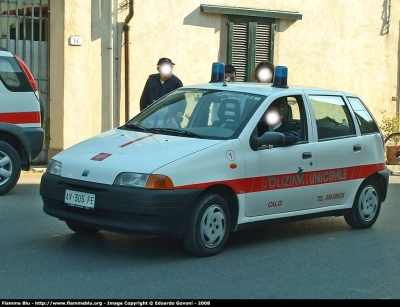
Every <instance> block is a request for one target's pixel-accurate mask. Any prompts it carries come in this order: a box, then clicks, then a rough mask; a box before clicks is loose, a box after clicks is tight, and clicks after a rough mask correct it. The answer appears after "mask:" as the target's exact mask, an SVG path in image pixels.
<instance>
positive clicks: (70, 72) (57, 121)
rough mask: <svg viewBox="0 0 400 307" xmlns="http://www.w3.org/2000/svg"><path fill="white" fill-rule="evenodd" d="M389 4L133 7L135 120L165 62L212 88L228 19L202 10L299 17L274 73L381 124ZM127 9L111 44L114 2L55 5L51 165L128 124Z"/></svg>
mask: <svg viewBox="0 0 400 307" xmlns="http://www.w3.org/2000/svg"><path fill="white" fill-rule="evenodd" d="M387 1H389V0H387ZM387 1H385V0H380V1H376V0H355V1H348V0H324V1H321V0H285V1H281V0H269V1H268V2H266V1H265V0H252V1H247V2H246V4H244V3H243V1H235V0H230V1H218V0H213V1H181V0H169V1H159V0H147V1H146V0H139V1H134V2H135V4H134V16H133V18H132V20H131V22H130V24H129V25H130V36H129V39H130V45H129V48H130V53H129V56H130V62H129V67H130V86H129V89H130V108H129V111H130V115H131V117H132V116H134V115H136V114H137V113H138V112H139V98H140V95H141V93H142V89H143V86H144V84H145V82H146V79H147V77H148V75H149V74H151V73H155V72H156V63H157V60H158V59H159V58H160V57H164V56H165V57H170V58H171V59H172V60H173V61H174V62H175V63H176V66H175V68H174V73H175V74H176V75H177V76H178V77H179V78H181V80H182V82H183V84H184V85H190V84H196V83H203V82H208V81H209V80H210V69H211V64H212V63H213V62H215V61H225V60H226V37H227V26H226V20H227V19H226V16H221V15H218V14H205V13H202V12H200V4H213V5H227V6H239V7H243V6H247V7H252V8H258V9H269V10H283V11H295V12H299V13H300V14H302V20H298V21H290V20H280V21H279V22H278V24H277V29H276V31H277V32H276V35H275V47H274V55H275V56H274V64H276V65H286V66H288V68H289V83H292V84H298V85H309V86H317V87H326V88H333V89H340V90H344V91H349V92H353V93H355V94H357V95H359V96H360V97H361V98H362V99H363V100H364V102H365V103H366V104H367V105H368V106H369V108H370V109H371V110H372V112H373V114H374V116H375V117H377V118H378V119H380V118H381V115H380V112H381V111H383V110H388V111H389V112H391V113H394V112H396V104H397V103H396V102H394V101H392V97H393V96H397V95H398V85H397V84H398V44H399V21H400V5H399V4H398V3H397V2H394V1H392V6H391V23H390V24H391V26H390V31H389V34H387V35H382V34H381V30H382V26H383V20H382V12H383V5H384V3H386V2H387ZM123 2H124V1H121V0H119V1H118V2H117V1H116V0H114V2H113V5H114V14H113V16H112V17H113V19H112V20H113V27H114V32H113V37H112V40H113V43H112V44H111V45H110V40H109V35H110V11H109V2H108V1H98V0H97V1H95V0H93V1H81V0H63V1H60V0H51V20H50V26H51V32H50V34H51V38H50V44H51V54H50V56H51V63H50V65H51V66H50V69H51V73H50V82H51V83H50V84H51V85H50V99H51V102H50V106H51V112H50V116H51V138H52V140H51V142H50V152H49V155H50V156H51V155H52V153H53V154H54V153H56V152H58V151H59V150H62V149H65V148H67V147H69V146H71V145H73V144H75V143H77V142H79V141H81V140H84V139H86V138H88V137H91V136H94V135H96V134H98V133H100V132H102V131H105V130H108V129H109V128H110V126H111V124H112V126H113V127H115V126H118V125H120V124H122V123H123V122H124V118H125V117H124V112H125V109H124V105H125V99H124V89H125V84H124V65H125V64H124V49H123V42H124V40H123V39H124V36H123V31H122V26H123V22H124V20H125V17H126V15H127V13H128V10H122V9H119V4H121V3H123ZM118 9H119V10H118ZM71 35H81V36H82V37H83V42H84V43H83V45H82V46H75V47H73V46H69V45H68V37H69V36H71ZM110 46H112V48H113V51H112V58H113V63H112V64H113V69H112V70H111V71H112V72H113V73H112V77H113V82H112V85H111V84H110V81H109V80H110V66H109V58H110V51H109V50H110ZM110 89H111V91H112V93H111V97H110ZM110 102H113V103H114V108H113V109H112V111H113V113H114V114H113V117H112V122H111V119H110V114H111V112H110Z"/></svg>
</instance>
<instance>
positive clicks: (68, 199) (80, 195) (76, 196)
mask: <svg viewBox="0 0 400 307" xmlns="http://www.w3.org/2000/svg"><path fill="white" fill-rule="evenodd" d="M95 198H96V195H95V194H90V193H84V192H78V191H72V190H65V199H64V201H65V203H66V204H67V205H69V206H73V207H81V208H86V209H94V201H95Z"/></svg>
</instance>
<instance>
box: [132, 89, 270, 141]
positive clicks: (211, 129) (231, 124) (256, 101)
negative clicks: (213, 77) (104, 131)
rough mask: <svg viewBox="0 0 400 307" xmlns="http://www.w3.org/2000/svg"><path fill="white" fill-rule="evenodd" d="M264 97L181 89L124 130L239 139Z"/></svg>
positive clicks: (162, 99) (143, 113)
mask: <svg viewBox="0 0 400 307" xmlns="http://www.w3.org/2000/svg"><path fill="white" fill-rule="evenodd" d="M265 98H266V96H262V95H255V94H247V93H240V92H232V91H221V90H206V89H197V88H181V89H178V90H176V91H174V92H172V93H170V94H168V95H166V96H165V97H163V98H161V99H160V100H158V101H157V102H155V103H154V104H152V105H151V106H149V107H148V108H147V109H145V110H143V111H142V112H141V113H139V114H138V115H137V116H135V117H134V118H133V119H132V120H130V121H129V122H128V123H127V124H126V125H125V126H124V127H126V128H129V127H140V128H141V129H143V130H148V131H151V132H153V133H167V134H171V133H172V134H174V133H176V134H179V135H185V136H197V137H201V138H211V139H228V138H232V137H236V136H237V135H239V133H240V131H241V130H242V129H243V127H245V125H246V123H247V121H248V120H249V118H250V117H251V115H252V114H253V113H254V111H255V110H256V109H257V108H258V106H259V105H260V103H261V102H262V101H263V100H264V99H265Z"/></svg>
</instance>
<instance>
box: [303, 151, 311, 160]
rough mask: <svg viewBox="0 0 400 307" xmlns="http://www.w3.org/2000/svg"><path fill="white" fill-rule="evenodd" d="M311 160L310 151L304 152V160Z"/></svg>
mask: <svg viewBox="0 0 400 307" xmlns="http://www.w3.org/2000/svg"><path fill="white" fill-rule="evenodd" d="M310 158H312V154H311V152H309V151H307V152H303V159H310Z"/></svg>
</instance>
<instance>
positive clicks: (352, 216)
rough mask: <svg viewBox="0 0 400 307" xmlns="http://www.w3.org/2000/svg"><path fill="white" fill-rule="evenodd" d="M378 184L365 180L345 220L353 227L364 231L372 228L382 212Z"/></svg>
mask: <svg viewBox="0 0 400 307" xmlns="http://www.w3.org/2000/svg"><path fill="white" fill-rule="evenodd" d="M377 187H378V184H377V182H376V181H375V180H372V179H367V180H365V181H364V182H363V183H362V184H361V186H360V188H359V189H358V191H357V194H356V197H355V199H354V204H353V207H352V208H351V211H350V212H349V213H346V214H345V215H344V218H345V220H346V222H347V224H349V225H350V226H351V227H353V228H357V229H362V228H369V227H371V226H372V225H373V224H374V223H375V221H376V219H377V218H378V215H379V211H380V210H381V201H380V198H379V192H378V191H379V190H378V188H377Z"/></svg>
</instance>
